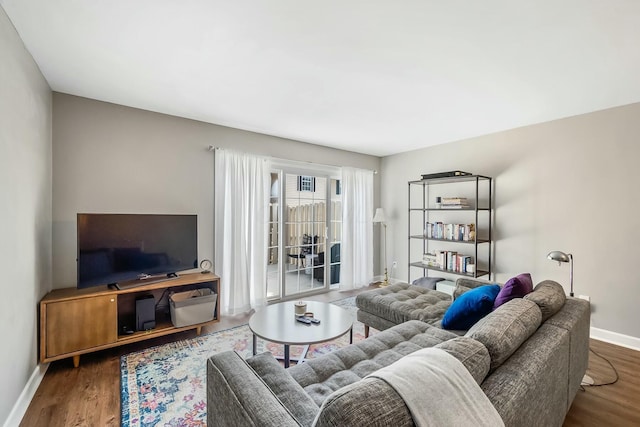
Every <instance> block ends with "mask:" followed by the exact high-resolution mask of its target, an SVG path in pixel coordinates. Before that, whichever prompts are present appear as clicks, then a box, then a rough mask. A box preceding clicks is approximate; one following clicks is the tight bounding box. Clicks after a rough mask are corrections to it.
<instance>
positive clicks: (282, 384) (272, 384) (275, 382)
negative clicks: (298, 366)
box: [247, 352, 318, 425]
mask: <svg viewBox="0 0 640 427" xmlns="http://www.w3.org/2000/svg"><path fill="white" fill-rule="evenodd" d="M247 363H248V364H249V366H251V368H253V370H254V371H256V373H257V374H258V375H259V376H260V378H262V380H263V381H264V382H265V383H266V384H267V386H269V388H270V389H271V391H273V393H274V394H275V395H276V397H277V398H278V399H280V401H281V402H282V404H283V405H284V406H285V407H286V408H287V409H288V410H289V411H290V412H291V413H292V414H293V416H294V417H295V418H296V419H297V420H298V421H299V422H300V424H302V425H311V423H312V421H313V419H314V418H315V416H316V414H317V413H318V405H316V404H315V403H314V402H313V400H312V399H311V397H309V395H308V394H307V393H305V391H304V390H303V389H302V387H300V384H298V383H297V382H296V381H295V380H294V379H293V378H292V377H291V375H289V373H288V372H287V371H286V370H285V369H284V368H283V367H282V365H280V362H278V361H277V360H276V358H275V357H273V355H272V354H271V353H269V352H266V353H262V354H259V355H257V356H253V357H250V358H248V359H247Z"/></svg>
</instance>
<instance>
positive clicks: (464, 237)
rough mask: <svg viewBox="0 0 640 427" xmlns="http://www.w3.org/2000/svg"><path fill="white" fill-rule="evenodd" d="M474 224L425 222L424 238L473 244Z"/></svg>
mask: <svg viewBox="0 0 640 427" xmlns="http://www.w3.org/2000/svg"><path fill="white" fill-rule="evenodd" d="M475 229H476V227H475V224H444V223H442V222H426V223H425V225H424V237H426V238H427V239H442V240H452V241H457V242H473V241H474V239H475Z"/></svg>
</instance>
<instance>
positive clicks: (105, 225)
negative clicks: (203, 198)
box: [77, 213, 198, 288]
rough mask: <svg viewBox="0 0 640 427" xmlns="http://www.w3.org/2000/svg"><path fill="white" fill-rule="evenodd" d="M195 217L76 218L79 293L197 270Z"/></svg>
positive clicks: (126, 216) (125, 215)
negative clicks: (93, 288)
mask: <svg viewBox="0 0 640 427" xmlns="http://www.w3.org/2000/svg"><path fill="white" fill-rule="evenodd" d="M197 223H198V221H197V215H153V214H93V213H79V214H78V284H77V286H78V288H87V287H91V286H100V285H116V286H117V285H118V284H122V283H124V282H130V281H134V280H137V279H147V278H149V277H150V276H152V277H155V276H161V275H172V274H174V273H176V272H178V271H182V270H188V269H191V268H195V267H197V263H198V224H197Z"/></svg>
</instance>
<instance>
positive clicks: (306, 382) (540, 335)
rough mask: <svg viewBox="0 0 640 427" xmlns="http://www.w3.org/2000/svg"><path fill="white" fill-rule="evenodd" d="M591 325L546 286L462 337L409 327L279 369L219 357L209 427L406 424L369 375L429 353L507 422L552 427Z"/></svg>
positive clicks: (396, 402) (555, 287)
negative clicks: (455, 367)
mask: <svg viewBox="0 0 640 427" xmlns="http://www.w3.org/2000/svg"><path fill="white" fill-rule="evenodd" d="M434 292H435V291H434ZM589 321H590V307H589V304H588V302H586V301H583V300H579V299H576V298H566V297H565V295H564V290H563V289H562V287H561V286H560V285H559V284H557V283H555V282H551V281H545V282H542V283H540V284H538V285H537V286H536V287H535V289H534V292H532V293H531V294H529V295H527V296H526V297H525V298H518V299H514V300H512V301H509V302H508V303H506V304H504V305H502V306H500V307H499V308H498V309H496V310H495V311H493V312H492V313H490V314H489V315H487V316H486V317H484V318H483V319H482V320H480V321H479V322H478V323H476V324H475V325H474V326H473V327H472V328H471V329H469V330H468V331H467V332H466V333H465V334H464V335H462V336H460V335H459V334H456V333H453V332H451V331H447V330H443V329H440V328H438V327H437V326H434V325H432V324H429V323H426V322H423V321H421V320H409V321H406V322H403V323H400V324H398V325H395V326H392V327H389V328H388V329H386V330H384V331H382V332H379V333H376V334H374V335H373V336H371V337H369V338H368V339H366V340H363V341H360V342H358V343H355V344H352V345H349V346H347V347H345V348H342V349H340V350H337V351H335V352H333V353H330V354H326V355H324V356H322V357H319V358H316V359H311V360H308V361H306V362H305V363H302V364H299V365H295V366H292V367H290V368H288V369H286V370H285V369H284V368H282V366H281V365H280V363H279V362H277V361H276V360H275V359H274V358H273V356H272V355H271V354H269V353H264V354H261V355H257V356H254V357H252V358H249V359H248V360H244V359H243V358H242V357H240V356H239V355H238V354H237V353H235V352H224V353H219V354H216V355H214V356H212V357H211V358H210V359H209V360H208V364H207V405H208V406H207V417H208V425H210V426H279V427H280V426H394V427H401V426H413V425H414V422H413V419H412V416H411V413H410V411H409V409H408V407H407V405H406V404H405V401H404V400H403V399H402V398H401V397H400V395H399V394H398V393H397V392H396V391H395V390H394V389H393V388H392V387H391V386H390V385H388V384H387V383H386V382H385V381H384V380H381V379H379V378H375V377H367V375H369V374H371V373H373V372H375V371H377V370H378V369H380V368H382V367H385V366H388V365H390V364H392V363H393V362H395V361H397V360H399V359H400V358H402V357H404V356H405V355H407V354H410V353H413V352H415V351H416V350H419V349H422V348H426V347H436V348H440V349H442V350H444V351H446V352H448V353H449V354H451V355H452V356H454V357H455V358H456V359H458V360H459V361H460V362H462V364H463V365H464V366H465V367H466V368H467V370H468V371H469V372H470V373H471V375H472V376H473V379H475V381H476V382H477V383H478V384H479V386H480V388H481V389H482V391H483V392H484V393H485V395H486V396H487V397H488V398H489V401H490V402H491V404H492V405H493V406H494V407H495V409H496V410H497V412H498V414H499V415H500V417H501V418H502V420H503V421H504V423H505V425H507V426H531V425H540V426H560V425H562V423H563V420H564V418H565V415H566V413H567V411H568V409H569V407H570V406H571V403H572V402H573V399H574V397H575V395H576V392H577V390H578V389H579V387H580V382H581V380H582V377H583V375H584V373H585V371H586V368H587V363H588V345H589ZM428 394H430V395H425V396H424V399H433V398H435V397H436V396H438V394H439V391H438V390H437V389H436V388H435V387H434V389H433V390H432V393H428ZM438 397H439V398H442V396H438ZM447 399H456V396H446V398H445V401H446V400H447Z"/></svg>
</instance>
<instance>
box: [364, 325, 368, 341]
mask: <svg viewBox="0 0 640 427" xmlns="http://www.w3.org/2000/svg"><path fill="white" fill-rule="evenodd" d="M364 337H365V338H369V325H364Z"/></svg>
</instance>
